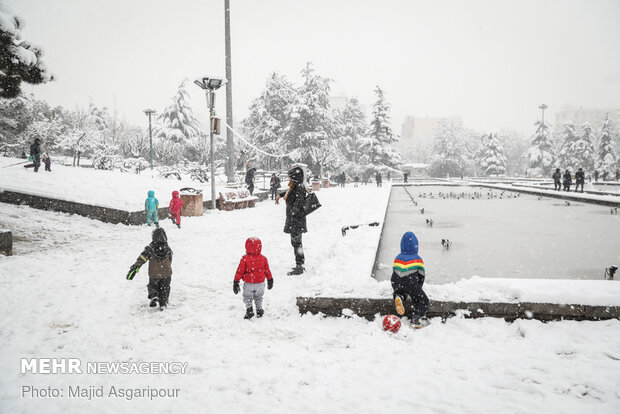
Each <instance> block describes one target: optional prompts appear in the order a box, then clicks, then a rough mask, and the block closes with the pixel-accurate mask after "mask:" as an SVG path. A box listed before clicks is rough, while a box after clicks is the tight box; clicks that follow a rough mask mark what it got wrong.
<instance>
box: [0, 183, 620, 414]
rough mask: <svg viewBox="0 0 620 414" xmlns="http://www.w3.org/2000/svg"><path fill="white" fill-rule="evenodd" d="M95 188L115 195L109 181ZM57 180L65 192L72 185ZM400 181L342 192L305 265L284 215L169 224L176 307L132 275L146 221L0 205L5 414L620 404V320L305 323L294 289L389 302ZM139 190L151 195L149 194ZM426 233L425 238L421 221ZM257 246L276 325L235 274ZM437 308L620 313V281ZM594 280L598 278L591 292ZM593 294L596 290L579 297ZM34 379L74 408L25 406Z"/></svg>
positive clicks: (266, 212) (481, 285) (328, 195)
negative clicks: (495, 303)
mask: <svg viewBox="0 0 620 414" xmlns="http://www.w3.org/2000/svg"><path fill="white" fill-rule="evenodd" d="M96 182H97V186H99V187H103V186H105V185H107V184H106V183H107V178H106V179H105V180H101V181H99V180H97V181H96ZM61 188H62V187H61ZM388 194H389V188H388V187H387V186H386V187H384V188H380V189H377V188H375V187H372V186H361V187H359V188H351V187H347V188H346V189H337V188H332V189H329V190H322V191H320V192H319V193H318V196H319V199H320V201H321V203H322V204H323V207H322V208H321V209H319V210H318V211H317V212H316V213H313V214H312V215H311V216H310V217H309V218H308V222H309V224H308V227H309V233H307V234H306V235H304V246H305V253H306V257H307V273H306V274H305V275H303V276H301V277H287V276H286V275H285V273H286V271H287V270H288V269H289V268H290V267H291V266H292V265H293V254H292V248H291V246H290V243H289V239H288V237H287V235H285V234H284V233H282V228H283V224H284V208H285V207H284V206H283V205H279V206H276V205H274V204H273V203H271V202H263V203H259V204H258V205H257V207H256V208H254V209H246V210H238V211H232V212H220V211H209V212H208V213H206V215H205V216H203V217H192V218H186V217H184V218H183V228H182V229H181V230H178V229H176V228H173V227H172V224H171V223H170V222H169V221H167V222H164V223H163V226H164V228H165V229H166V231H167V232H168V235H169V241H170V246H171V248H172V249H173V251H174V254H175V258H174V262H173V270H174V275H173V280H172V293H171V304H170V307H169V309H167V310H166V311H164V312H159V311H153V310H152V309H150V308H148V306H147V300H146V289H145V285H146V283H147V281H148V277H147V272H146V269H143V271H141V272H140V273H139V274H138V275H137V276H136V279H135V280H133V281H127V280H125V274H126V273H127V270H128V268H129V265H130V264H131V263H133V261H134V260H135V259H136V257H137V255H138V254H139V253H140V251H141V249H142V248H143V247H144V245H146V244H147V243H148V242H149V241H150V229H149V228H148V227H146V226H143V227H134V226H124V225H111V224H105V223H101V222H98V221H93V220H89V219H86V218H83V217H78V216H70V215H67V214H62V213H54V212H46V211H39V210H33V209H30V208H28V207H24V206H13V205H7V204H0V227H7V228H11V229H12V230H13V234H14V238H15V245H14V254H15V255H14V256H11V257H3V256H0V289H1V291H2V292H4V295H3V300H2V301H0V314H2V316H3V317H2V319H1V320H0V348H1V349H2V352H1V353H0V372H2V374H3V375H1V376H0V412H2V413H4V412H7V413H30V412H45V413H77V412H89V413H90V412H93V413H108V412H123V413H124V412H153V413H155V412H217V413H221V412H248V413H250V412H276V413H284V412H290V411H291V410H294V411H295V412H300V413H324V412H335V411H340V412H345V413H376V412H393V411H395V410H397V409H402V410H405V412H413V411H414V410H415V412H423V413H424V412H446V413H452V412H459V413H461V412H466V413H467V412H472V413H473V412H476V413H479V412H511V413H512V412H523V413H531V412H558V413H559V412H562V413H571V412H574V413H582V412H596V413H614V412H619V411H620V391H619V390H618V388H617V385H618V384H619V383H620V362H619V361H620V321H618V320H612V321H604V322H569V321H565V322H553V323H547V324H543V323H541V322H538V321H523V320H520V321H516V322H514V323H506V322H504V321H503V320H497V319H490V318H489V319H477V320H466V319H462V318H458V317H457V318H453V319H450V320H448V321H447V322H446V323H445V324H442V323H441V322H440V321H439V320H433V321H432V322H433V323H432V324H431V325H430V326H429V327H427V328H425V329H423V330H419V331H413V330H411V329H409V328H408V327H404V328H403V329H401V331H400V332H399V333H397V334H387V333H385V332H383V331H382V329H381V326H380V321H379V320H376V321H373V322H367V321H366V320H363V319H359V318H357V317H352V318H330V319H327V318H322V317H320V316H312V315H305V316H300V315H299V314H298V312H297V308H296V306H295V297H296V296H312V295H324V296H331V295H339V296H355V297H360V296H372V297H388V296H389V295H390V286H389V283H388V282H376V281H374V280H373V279H372V278H370V277H369V276H368V275H369V274H370V271H371V268H372V266H373V261H374V255H375V251H376V246H377V242H378V239H379V236H380V228H377V227H361V228H359V229H356V230H352V231H350V232H349V233H348V235H347V236H346V237H342V236H341V233H340V229H341V227H342V226H344V225H350V224H357V223H367V222H371V221H381V220H382V219H383V214H384V211H385V206H386V203H387V198H388ZM141 200H142V197H139V198H138V201H139V202H141ZM413 230H414V231H415V229H413ZM248 236H257V237H260V238H261V239H262V241H263V246H264V247H263V253H264V255H265V256H266V257H267V258H268V259H269V262H270V266H271V269H272V272H273V274H274V277H275V286H274V289H273V290H270V291H267V293H266V295H265V309H266V315H265V317H264V318H263V319H258V320H256V319H255V320H252V321H246V320H243V319H242V316H243V313H244V307H243V304H242V301H241V297H240V296H235V295H234V294H233V293H232V279H233V276H234V271H235V269H236V266H237V264H238V261H239V259H240V258H241V255H242V254H243V246H244V242H245V239H246V238H247V237H248ZM428 273H429V278H428V283H429V284H428V286H427V291H428V293H429V296H430V297H431V299H441V300H445V299H448V298H452V299H461V300H468V299H473V298H474V297H479V298H486V299H487V300H531V299H532V298H537V299H540V300H541V301H552V300H554V299H555V300H559V301H560V302H561V301H562V299H563V298H564V296H565V294H566V295H569V294H570V296H568V298H567V301H568V302H576V301H583V302H584V303H590V304H615V305H619V304H620V299H619V298H620V294H619V290H618V288H617V287H616V286H618V285H620V284H617V283H615V282H608V283H603V282H602V281H601V282H598V283H597V282H590V281H574V282H572V283H583V285H579V286H577V285H571V286H569V287H566V285H565V284H564V283H560V282H558V281H553V280H550V281H531V280H506V279H482V278H477V277H473V278H467V277H465V280H462V281H460V282H456V283H451V284H447V285H433V284H432V269H429V270H428ZM590 283H592V284H590ZM585 284H588V286H594V287H592V288H588V289H587V290H586V291H585V292H584V289H582V288H583V287H585V286H586V285H585ZM35 357H54V358H62V357H66V358H80V359H81V360H82V361H83V363H86V362H94V361H106V362H121V361H138V362H155V361H178V362H187V363H188V371H187V373H186V374H178V375H173V374H167V375H164V374H158V375H150V374H133V375H121V374H116V375H112V374H81V375H80V374H64V375H63V374H56V375H52V374H49V375H43V374H31V373H28V374H25V375H22V374H20V366H19V364H20V358H35ZM76 385H81V386H84V387H86V386H89V385H93V386H104V387H105V389H106V392H107V390H109V388H110V387H111V386H115V387H120V388H144V387H146V386H150V387H157V388H178V389H179V390H180V391H179V395H178V397H176V398H159V399H154V400H149V398H148V397H147V398H134V399H133V400H127V399H123V398H108V397H103V398H96V399H93V400H90V401H89V400H87V399H80V398H69V397H68V396H67V389H68V387H69V386H76ZM22 386H33V387H48V386H51V387H55V388H59V389H61V390H64V396H63V397H62V398H38V399H37V398H30V397H29V396H26V397H25V398H22V397H21V394H20V393H21V390H22V388H21V387H22Z"/></svg>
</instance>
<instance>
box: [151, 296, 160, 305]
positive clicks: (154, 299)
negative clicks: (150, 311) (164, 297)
mask: <svg viewBox="0 0 620 414" xmlns="http://www.w3.org/2000/svg"><path fill="white" fill-rule="evenodd" d="M158 302H159V299H158V298H156V297H155V298H153V299H151V303H149V306H150V307H151V308H154V307H155V306H157V304H158Z"/></svg>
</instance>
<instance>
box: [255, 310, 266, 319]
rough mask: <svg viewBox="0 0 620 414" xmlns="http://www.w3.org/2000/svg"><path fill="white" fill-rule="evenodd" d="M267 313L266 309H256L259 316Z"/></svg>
mask: <svg viewBox="0 0 620 414" xmlns="http://www.w3.org/2000/svg"><path fill="white" fill-rule="evenodd" d="M264 314H265V311H264V310H262V309H256V317H257V318H262V317H263V315H264Z"/></svg>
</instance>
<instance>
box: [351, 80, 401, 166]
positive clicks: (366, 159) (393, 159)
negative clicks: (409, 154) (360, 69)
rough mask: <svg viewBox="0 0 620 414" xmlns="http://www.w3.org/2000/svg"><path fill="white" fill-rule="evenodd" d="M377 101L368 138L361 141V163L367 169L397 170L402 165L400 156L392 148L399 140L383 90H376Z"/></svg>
mask: <svg viewBox="0 0 620 414" xmlns="http://www.w3.org/2000/svg"><path fill="white" fill-rule="evenodd" d="M375 94H376V96H377V100H376V101H375V103H374V104H373V110H372V120H371V122H370V131H369V135H368V137H365V138H362V139H360V140H359V149H360V152H361V153H362V157H361V161H362V163H364V164H365V165H366V166H367V168H369V169H373V170H380V169H383V168H385V167H388V168H395V167H397V166H398V165H399V164H401V159H400V154H399V153H398V152H397V151H396V150H394V148H392V146H391V145H392V144H393V143H395V142H396V141H398V138H397V136H396V135H394V133H393V132H392V126H391V124H390V105H389V104H388V103H387V102H386V101H385V95H384V93H383V90H382V89H381V88H380V87H379V86H377V87H376V89H375Z"/></svg>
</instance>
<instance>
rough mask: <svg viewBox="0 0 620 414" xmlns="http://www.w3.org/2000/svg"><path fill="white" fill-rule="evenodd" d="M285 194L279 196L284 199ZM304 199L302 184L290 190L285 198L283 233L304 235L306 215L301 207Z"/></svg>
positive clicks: (304, 192)
mask: <svg viewBox="0 0 620 414" xmlns="http://www.w3.org/2000/svg"><path fill="white" fill-rule="evenodd" d="M285 194H286V192H284V193H282V194H280V197H284V195H285ZM305 198H306V189H305V188H304V187H303V184H302V185H300V184H295V185H293V188H291V191H290V193H289V194H288V197H286V222H285V223H284V232H285V233H289V234H299V233H306V232H307V231H308V229H307V228H306V215H305V214H304V210H303V206H304V200H305Z"/></svg>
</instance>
